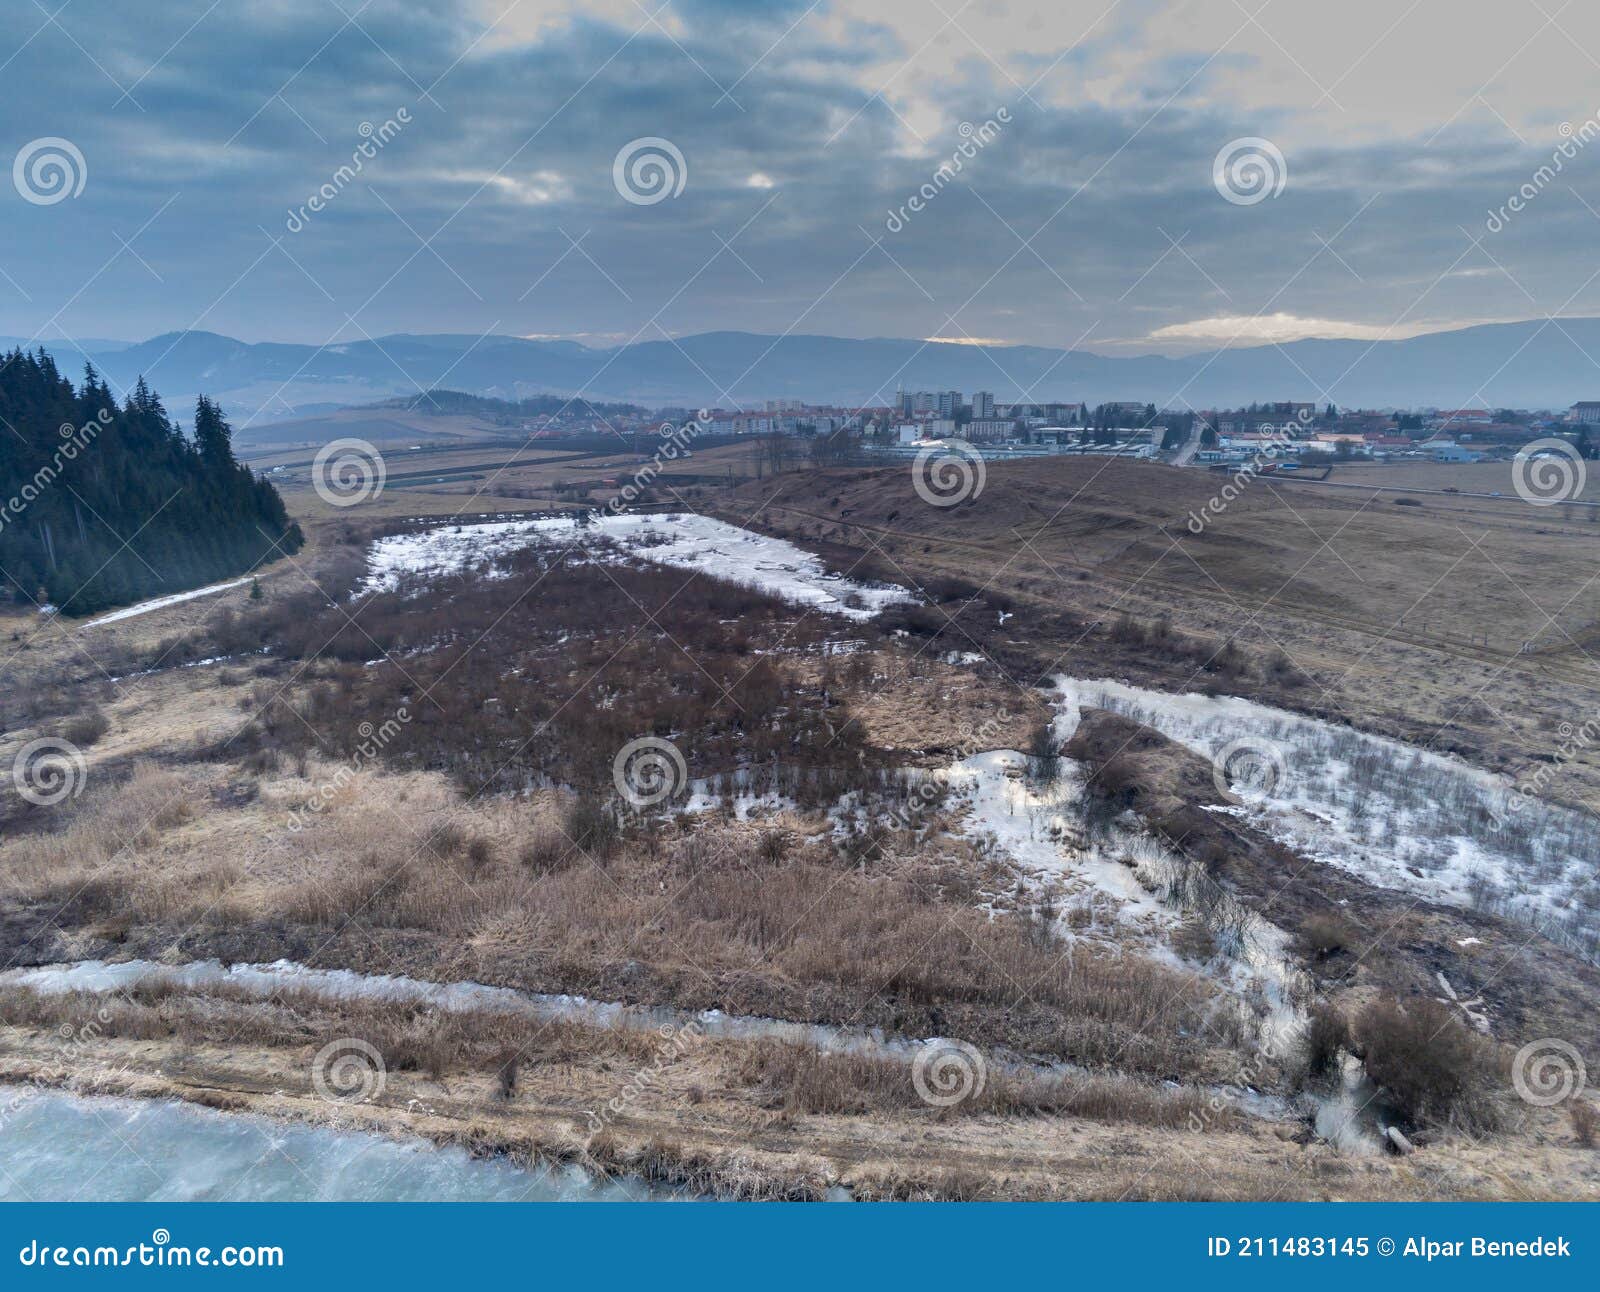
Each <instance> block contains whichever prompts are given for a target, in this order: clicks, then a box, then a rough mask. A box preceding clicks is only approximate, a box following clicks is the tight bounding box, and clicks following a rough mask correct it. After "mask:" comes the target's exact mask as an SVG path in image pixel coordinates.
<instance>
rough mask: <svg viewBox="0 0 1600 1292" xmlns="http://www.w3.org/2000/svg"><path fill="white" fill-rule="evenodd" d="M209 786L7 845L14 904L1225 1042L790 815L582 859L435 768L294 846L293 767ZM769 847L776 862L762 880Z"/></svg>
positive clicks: (1079, 1029)
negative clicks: (383, 942) (459, 790)
mask: <svg viewBox="0 0 1600 1292" xmlns="http://www.w3.org/2000/svg"><path fill="white" fill-rule="evenodd" d="M325 770H326V769H324V768H322V767H321V766H320V765H317V764H315V763H313V765H312V766H311V767H309V768H308V773H309V775H310V776H311V777H313V778H315V777H317V776H318V775H321V774H324V773H325ZM207 774H210V775H211V776H212V777H213V781H212V782H210V783H207V784H191V783H190V782H189V781H187V780H185V778H184V777H182V776H181V775H178V774H176V773H173V772H165V771H153V770H148V769H146V770H142V771H140V772H139V773H137V774H136V775H135V776H134V777H133V778H132V779H130V780H129V781H128V782H127V783H126V784H125V785H123V786H120V787H117V788H115V789H106V790H103V791H97V792H96V793H95V795H94V797H92V798H90V797H88V796H86V797H85V800H84V801H83V804H82V805H81V806H80V807H79V808H78V809H77V810H76V814H75V815H74V816H72V817H70V818H66V819H65V820H64V822H63V828H62V829H61V830H60V831H58V832H57V833H55V834H51V835H42V836H35V837H27V838H21V839H16V840H13V841H10V842H8V843H7V844H5V845H4V846H3V847H0V877H3V879H4V882H5V884H6V889H7V893H8V895H9V896H10V898H11V900H14V901H28V902H35V903H43V904H45V905H46V907H47V908H48V909H50V910H51V911H53V912H56V918H57V920H58V922H59V923H60V924H61V925H62V926H63V927H64V928H67V929H74V928H78V929H83V930H86V931H93V932H97V933H98V934H100V935H109V936H114V937H117V938H119V939H121V938H129V937H131V938H133V939H134V944H133V945H138V946H155V947H158V948H159V947H165V946H168V945H170V943H171V940H172V937H173V936H174V935H175V934H176V933H179V932H183V931H186V930H189V929H191V927H192V926H195V925H197V924H198V925H199V926H200V927H203V928H210V929H215V930H217V931H218V935H219V936H222V934H223V932H224V931H226V930H240V931H246V932H248V940H247V941H246V942H243V943H238V942H234V943H230V944H229V945H239V946H241V947H245V948H248V949H247V950H243V951H242V952H240V951H232V950H230V951H228V952H227V954H234V955H239V954H243V955H245V956H246V957H247V958H253V959H272V958H276V957H277V956H279V955H283V954H291V955H293V954H295V953H294V952H293V951H289V952H285V951H284V950H282V949H280V948H281V945H282V943H281V941H280V939H281V938H282V936H283V935H282V933H281V932H278V930H283V929H284V928H285V927H286V926H285V921H287V922H288V924H287V927H288V928H291V929H292V928H294V927H296V926H300V927H303V928H306V929H308V930H309V932H308V935H307V937H306V938H305V939H304V940H305V941H307V942H309V943H310V944H312V945H325V944H327V943H328V942H329V940H330V939H332V938H336V937H338V936H339V935H341V934H345V933H348V934H350V935H351V936H352V939H353V941H352V942H351V943H350V945H351V946H353V947H355V948H356V949H360V947H362V946H366V947H369V948H370V946H371V945H372V942H373V939H374V938H375V937H376V936H378V935H379V934H380V933H381V932H382V931H384V930H393V931H394V932H395V933H396V934H397V935H401V934H403V935H404V936H405V938H406V939H407V943H406V945H408V946H409V947H411V948H413V950H411V951H409V952H407V956H408V957H410V958H409V959H408V960H402V961H401V962H399V963H395V962H393V961H391V960H380V961H379V962H378V964H379V967H381V968H382V969H383V970H385V971H388V972H394V971H400V972H413V973H415V974H417V975H418V976H423V977H429V976H437V975H438V974H439V972H440V966H441V965H443V964H449V965H450V968H449V969H447V970H445V972H446V973H447V975H448V976H450V977H474V976H476V977H481V978H484V979H485V980H487V981H498V982H503V983H506V984H507V985H512V986H521V987H525V988H528V989H531V990H537V991H578V992H582V993H585V994H596V993H599V994H601V995H602V996H611V997H615V996H617V995H621V994H627V995H629V996H630V998H633V999H641V998H642V999H645V1000H651V1001H655V1002H657V1003H663V1004H680V1005H688V1006H692V1007H694V1008H703V1007H706V1006H708V1005H718V1006H721V1007H724V1008H730V1009H734V1010H736V1011H738V1012H755V1013H769V1014H774V1015H778V1016H783V1017H795V1018H800V1019H803V1020H807V1021H817V1022H830V1021H832V1022H849V1021H858V1022H865V1023H867V1024H869V1025H877V1026H889V1027H891V1028H893V1029H894V1030H899V1031H905V1032H909V1033H911V1034H914V1035H931V1034H946V1035H966V1036H967V1037H968V1038H969V1039H972V1040H975V1041H979V1042H982V1043H988V1044H1005V1045H1011V1046H1013V1047H1015V1048H1017V1049H1019V1050H1021V1051H1024V1052H1033V1053H1041V1054H1047V1055H1052V1056H1056V1057H1060V1058H1063V1059H1067V1060H1070V1061H1073V1062H1078V1063H1083V1064H1087V1065H1090V1066H1098V1067H1107V1066H1110V1067H1115V1068H1118V1069H1125V1070H1128V1071H1135V1072H1140V1073H1146V1074H1149V1075H1152V1076H1159V1077H1175V1078H1180V1079H1182V1078H1184V1077H1186V1076H1193V1075H1195V1074H1196V1073H1198V1072H1200V1071H1202V1070H1203V1069H1204V1065H1205V1063H1206V1062H1207V1050H1206V1047H1199V1046H1196V1045H1195V1044H1194V1042H1193V1040H1192V1037H1193V1036H1195V1035H1196V1034H1200V1035H1205V1036H1207V1037H1208V1038H1217V1037H1220V1038H1221V1039H1222V1041H1223V1042H1227V1041H1228V1040H1230V1039H1235V1040H1236V1039H1237V1038H1232V1037H1230V1033H1229V1031H1228V1026H1229V1024H1228V1020H1229V1018H1230V1017H1231V1015H1230V1014H1229V1012H1228V1011H1227V1010H1226V1009H1225V1008H1224V1007H1223V1005H1222V1003H1221V1000H1220V997H1219V996H1218V994H1217V993H1216V991H1215V989H1214V988H1213V987H1211V986H1210V985H1208V984H1207V983H1205V982H1203V981H1199V980H1196V979H1194V978H1192V977H1190V976H1188V975H1182V974H1178V973H1175V972H1173V971H1171V970H1168V969H1165V968H1163V967H1160V966H1158V965H1156V964H1154V963H1152V962H1150V961H1147V960H1145V959H1142V958H1140V957H1138V956H1134V955H1120V956H1119V955H1114V954H1110V953H1107V952H1105V951H1101V950H1092V949H1088V948H1086V947H1085V946H1084V945H1081V944H1080V945H1078V946H1074V947H1064V946H1063V945H1062V944H1060V943H1059V942H1055V941H1053V940H1051V939H1049V938H1045V939H1040V938H1039V937H1038V936H1037V931H1036V930H1034V929H1032V928H1031V927H1030V926H1029V923H1028V920H1027V919H1026V918H1025V917H1024V916H1023V915H1022V914H1016V915H1011V914H1007V915H998V916H994V917H991V916H990V915H987V914H985V913H984V912H982V911H980V910H977V909H975V905H976V901H975V895H974V893H973V892H972V891H971V888H970V884H968V885H963V884H962V883H960V882H957V881H958V880H959V879H960V875H955V876H953V877H948V878H949V880H950V882H946V879H947V876H946V875H945V873H944V871H943V870H941V869H939V866H940V865H942V864H944V863H935V862H931V861H922V860H905V861H902V860H901V859H899V858H898V857H897V856H889V857H886V858H885V859H883V860H882V861H881V862H879V863H878V864H876V865H875V866H873V867H869V868H868V869H867V871H866V872H865V873H863V872H862V871H860V870H857V869H853V868H851V869H846V868H845V867H844V863H843V861H842V860H841V858H840V857H839V856H838V855H837V854H836V852H835V850H834V848H833V846H832V844H831V841H830V840H829V839H828V837H827V836H826V835H823V836H819V837H813V836H812V835H811V834H810V832H811V831H813V830H815V829H816V826H815V825H806V824H805V823H804V822H803V820H802V819H800V818H786V819H783V820H780V821H776V822H773V823H770V824H765V825H758V824H745V823H739V822H734V821H727V820H723V819H720V818H717V817H714V816H708V815H701V816H697V817H693V818H685V819H684V820H683V821H682V822H681V823H676V824H666V823H658V824H655V825H651V826H649V827H647V828H646V829H645V830H644V833H643V834H640V835H630V836H629V837H627V838H626V839H624V840H622V841H621V842H620V843H619V845H618V847H617V849H616V851H615V852H614V853H613V854H612V855H609V856H602V855H596V854H595V853H593V852H590V851H587V850H584V849H581V848H579V847H577V846H576V845H575V843H574V841H573V840H572V839H571V837H570V835H569V834H568V833H567V831H568V829H569V828H570V827H571V826H572V821H573V814H572V811H571V809H570V806H568V805H569V804H570V798H569V797H568V796H564V795H561V794H558V793H552V794H547V795H543V796H537V797H535V798H534V799H529V800H510V799H494V800H484V801H480V802H479V803H477V804H474V805H472V806H470V807H469V806H465V805H463V804H462V803H461V802H460V801H459V799H458V797H457V795H456V793H455V792H454V791H453V790H451V789H450V788H449V786H448V785H447V784H446V782H444V780H443V779H442V778H441V777H438V776H436V775H435V776H426V775H412V776H393V775H389V774H386V773H381V772H363V773H361V774H360V775H359V776H357V777H355V778H352V779H351V780H349V781H347V782H345V783H344V784H343V785H342V786H341V788H340V790H339V792H338V793H337V794H335V795H334V796H333V797H332V798H331V799H330V801H329V803H328V805H327V806H326V807H325V808H324V809H323V810H322V811H321V812H318V813H315V814H312V815H310V816H309V817H307V818H305V821H306V824H305V827H304V828H302V829H301V830H299V831H298V832H294V831H292V830H291V829H290V828H289V818H288V809H289V808H290V807H291V806H292V805H294V804H295V803H296V802H297V801H298V800H299V799H301V798H303V797H304V795H305V793H306V788H305V782H304V781H302V780H300V779H299V778H298V777H296V776H295V775H294V772H293V770H292V769H290V768H287V767H285V768H281V769H279V770H278V771H277V772H275V773H272V774H270V775H268V776H266V777H263V779H262V780H261V781H260V782H259V784H258V785H257V786H256V787H255V788H256V791H257V792H256V793H255V794H253V795H252V796H249V797H248V798H247V799H246V800H244V801H235V800H233V799H229V798H227V797H226V793H227V791H228V790H229V785H228V784H227V783H226V782H221V783H218V779H217V778H218V775H219V774H218V773H217V772H216V769H214V768H213V769H210V771H209V772H208V773H207ZM219 799H220V800H221V801H219ZM778 837H783V838H785V839H787V840H788V842H787V844H786V846H787V848H788V852H787V855H786V858H785V859H784V860H783V861H782V862H781V863H771V862H764V861H763V860H762V859H761V854H762V851H763V848H762V844H763V840H766V839H772V838H778ZM769 855H770V854H769ZM902 867H904V868H905V874H904V875H902V873H901V869H902ZM296 945H297V944H296ZM464 952H465V954H466V955H467V957H468V958H467V959H465V960H463V959H462V956H463V953H464ZM128 954H140V952H138V951H130V952H128ZM146 954H149V953H146ZM212 954H216V953H215V952H213V953H212ZM418 957H420V958H418ZM623 966H630V967H631V968H630V970H629V974H630V976H629V977H628V978H627V979H626V980H625V981H626V984H627V985H626V986H624V980H623V979H621V978H619V977H618V976H617V975H618V974H619V972H620V970H621V967H623Z"/></svg>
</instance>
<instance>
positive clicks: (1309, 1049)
mask: <svg viewBox="0 0 1600 1292" xmlns="http://www.w3.org/2000/svg"><path fill="white" fill-rule="evenodd" d="M1296 1040H1297V1045H1296V1055H1295V1057H1296V1059H1297V1060H1298V1064H1297V1066H1298V1068H1299V1071H1300V1074H1301V1076H1302V1077H1303V1078H1304V1079H1314V1078H1322V1077H1328V1076H1331V1075H1332V1074H1333V1073H1334V1072H1335V1071H1337V1070H1338V1066H1339V1055H1340V1053H1341V1052H1342V1051H1344V1050H1347V1049H1349V1047H1350V1024H1349V1022H1348V1020H1346V1018H1345V1016H1344V1015H1343V1014H1341V1013H1340V1012H1339V1011H1338V1010H1337V1009H1335V1008H1334V1007H1333V1006H1332V1005H1329V1004H1327V1003H1326V1002H1325V1001H1319V1002H1317V1003H1316V1004H1315V1005H1313V1006H1312V1007H1311V1009H1310V1011H1309V1013H1308V1015H1307V1018H1306V1022H1305V1026H1304V1027H1303V1028H1302V1029H1301V1031H1300V1035H1299V1036H1298V1037H1297V1038H1296Z"/></svg>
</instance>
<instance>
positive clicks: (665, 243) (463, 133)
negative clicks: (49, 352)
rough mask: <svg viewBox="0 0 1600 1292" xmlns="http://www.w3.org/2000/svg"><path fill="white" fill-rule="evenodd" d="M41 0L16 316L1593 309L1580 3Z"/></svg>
mask: <svg viewBox="0 0 1600 1292" xmlns="http://www.w3.org/2000/svg"><path fill="white" fill-rule="evenodd" d="M8 9H9V15H10V18H9V21H8V22H7V23H6V24H5V25H4V30H3V33H0V87H3V88H0V160H4V158H11V159H12V162H13V165H12V184H11V185H10V186H4V185H0V208H3V212H4V222H3V224H0V230H3V233H4V236H3V237H0V334H4V335H9V336H17V337H22V338H35V339H37V340H38V341H40V342H41V343H44V344H47V345H48V344H49V343H50V342H52V341H59V340H60V339H62V338H72V339H74V340H78V341H82V340H85V339H90V338H116V339H124V340H141V339H144V338H146V337H149V336H153V335H156V334H159V333H164V332H169V331H176V330H184V329H201V330H205V331H212V332H220V333H224V334H226V335H229V336H234V337H238V338H241V339H243V340H247V341H293V342H301V343H311V344H324V343H327V344H335V343H338V342H341V341H352V340H359V339H364V338H368V337H374V338H376V337H382V336H384V335H387V334H391V333H397V332H408V333H446V332H448V333H466V334H474V335H476V334H490V333H494V334H506V335H518V336H539V337H562V338H570V339H573V340H576V341H579V342H581V343H584V344H587V345H597V346H609V345H616V344H620V343H623V342H627V341H630V340H634V339H639V340H659V339H661V338H662V337H668V336H671V337H677V336H682V335H686V334H690V333H697V332H707V331H717V330H743V331H755V332H764V333H772V334H780V333H789V332H794V333H821V334H829V335H839V336H896V337H941V338H946V339H951V340H984V341H991V342H1017V343H1029V344H1037V345H1049V346H1060V347H1068V348H1077V349H1088V350H1095V351H1099V352H1101V353H1108V354H1116V353H1137V352H1147V351H1148V352H1160V353H1182V352H1186V351H1193V350H1196V349H1210V348H1213V347H1216V346H1218V345H1226V344H1245V343H1249V344H1260V343H1262V342H1270V341H1275V340H1288V339H1294V338H1298V337H1303V336H1344V337H1357V338H1363V339H1382V338H1386V337H1404V336H1410V335H1415V334H1417V333H1420V332H1426V331H1434V330H1440V329H1445V328H1452V327H1459V326H1464V325H1469V324H1473V323H1479V322H1489V321H1502V320H1512V319H1527V318H1546V317H1549V316H1552V315H1553V316H1574V315H1593V314H1600V261H1596V260H1595V258H1594V256H1593V254H1592V249H1593V248H1594V247H1595V246H1596V245H1597V244H1600V117H1597V114H1600V75H1597V73H1600V6H1596V5H1592V4H1590V5H1585V4H1580V3H1577V2H1576V0H1567V3H1561V0H1503V2H1500V3H1495V4H1493V5H1490V4H1488V3H1474V4H1471V5H1470V6H1469V5H1467V4H1464V3H1462V0H1344V2H1343V3H1341V4H1338V5H1329V4H1310V3H1306V2H1305V0H1088V2H1087V3H1081V2H1080V0H1053V2H1050V3H1043V2H1033V0H1030V2H1028V3H1022V2H1020V0H965V2H964V3H963V0H817V2H816V3H806V2H803V0H790V2H786V3H755V2H748V3H734V2H733V0H584V2H582V3H574V2H569V0H431V2H429V3H418V2H408V3H399V2H398V0H366V2H365V3H362V2H361V0H251V2H249V3H246V0H163V2H162V3H161V4H159V5H147V4H137V5H132V4H128V3H126V0H66V2H65V3H64V4H63V3H62V0H17V2H16V3H14V4H13V5H11V6H9V7H8ZM1591 152H1592V153H1594V154H1595V155H1593V156H1591V155H1590V154H1591ZM657 163H659V164H657ZM341 168H343V169H342V170H341ZM1541 168H1542V169H1541Z"/></svg>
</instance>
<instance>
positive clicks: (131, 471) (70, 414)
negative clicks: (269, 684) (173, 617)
mask: <svg viewBox="0 0 1600 1292" xmlns="http://www.w3.org/2000/svg"><path fill="white" fill-rule="evenodd" d="M303 542H304V538H303V536H302V535H301V532H300V527H299V526H298V525H296V524H295V523H294V522H293V521H291V520H290V519H289V515H288V512H287V511H286V510H285V509H284V505H283V500H282V499H281V498H280V497H279V496H278V492H277V490H276V489H274V488H273V487H272V485H271V484H269V483H268V482H267V481H266V480H264V479H262V478H261V477H259V476H257V475H256V474H255V473H254V472H252V471H251V470H250V468H249V467H247V466H244V465H243V464H241V463H240V462H239V461H238V460H237V459H236V458H235V457H234V455H233V431H232V428H231V427H229V425H228V423H227V421H226V420H224V418H223V416H222V413H221V410H220V409H218V407H217V405H216V404H215V403H213V402H212V401H211V400H209V399H207V398H206V397H205V396H203V395H202V396H201V397H200V398H199V400H198V402H197V403H196V406H195V415H194V423H193V427H192V430H191V432H190V433H189V434H185V432H184V430H183V428H182V427H181V426H180V425H179V424H178V423H177V422H176V421H174V420H173V419H172V418H171V417H169V416H168V414H167V411H166V409H165V408H163V407H162V404H161V400H160V399H159V398H158V397H157V396H156V395H155V394H154V393H153V392H152V391H151V390H150V388H149V387H148V386H147V385H146V384H145V381H144V379H143V378H142V377H141V378H140V379H139V382H138V384H137V385H136V386H135V387H134V389H133V390H132V391H131V392H130V393H129V394H128V395H127V397H126V398H125V399H124V400H122V401H121V403H120V404H119V403H118V401H117V399H116V397H115V396H114V395H113V394H112V392H111V390H110V388H109V387H108V386H107V385H106V383H105V381H104V380H103V379H102V378H101V377H100V375H99V374H98V373H97V372H96V371H95V370H94V367H93V366H92V365H90V366H88V367H87V368H86V369H85V372H84V378H83V381H82V383H81V384H80V385H78V386H76V387H74V385H73V383H72V382H71V381H70V380H68V379H67V378H65V377H63V376H62V375H61V373H60V372H59V371H58V370H57V368H56V364H55V360H54V359H52V358H51V357H50V355H49V354H47V353H46V352H45V351H44V350H43V349H40V350H38V351H36V352H34V353H27V352H24V351H22V350H13V351H11V352H10V353H9V354H6V355H5V356H4V357H3V358H0V596H8V597H10V598H11V599H13V600H15V601H17V602H19V603H22V604H24V605H41V606H42V605H46V604H49V605H54V606H55V607H57V608H58V609H59V610H61V611H62V612H65V613H69V614H88V613H91V612H93V611H96V610H103V609H105V608H106V607H108V606H116V605H122V604H125V603H127V602H130V601H139V600H142V599H144V598H147V597H156V596H162V595H164V594H167V593H171V592H177V591H181V590H183V589H186V588H191V587H196V586H199V585H202V584H205V583H209V582H214V581H216V580H218V579H224V578H227V577H228V576H230V575H236V574H242V573H244V572H246V571H248V570H251V569H253V568H255V567H256V566H257V565H260V564H262V563H263V562H265V561H269V560H273V559H275V558H276V557H278V556H281V555H286V554H290V553H293V552H296V551H298V550H299V549H300V547H301V545H302V544H303Z"/></svg>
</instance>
